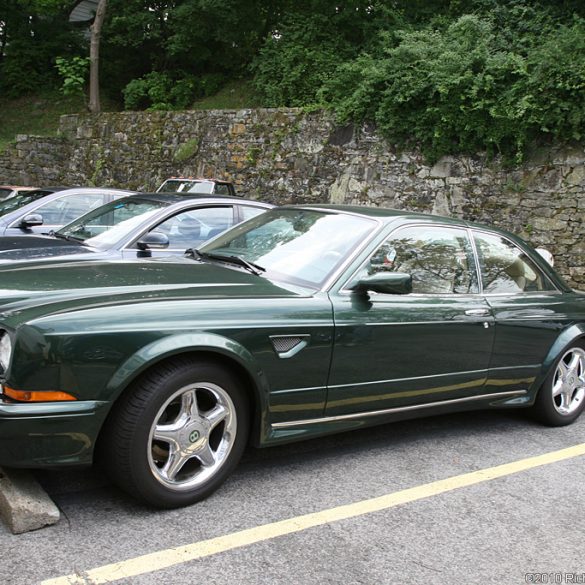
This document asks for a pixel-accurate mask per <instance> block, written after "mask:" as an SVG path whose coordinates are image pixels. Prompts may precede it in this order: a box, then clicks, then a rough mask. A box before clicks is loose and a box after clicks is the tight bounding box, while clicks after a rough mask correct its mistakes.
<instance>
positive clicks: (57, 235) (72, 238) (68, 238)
mask: <svg viewBox="0 0 585 585" xmlns="http://www.w3.org/2000/svg"><path fill="white" fill-rule="evenodd" d="M49 235H50V236H54V237H55V238H59V239H60V240H66V241H67V242H75V243H76V244H85V241H84V240H83V239H81V238H76V237H75V236H67V235H65V234H62V233H60V232H53V231H50V232H49Z"/></svg>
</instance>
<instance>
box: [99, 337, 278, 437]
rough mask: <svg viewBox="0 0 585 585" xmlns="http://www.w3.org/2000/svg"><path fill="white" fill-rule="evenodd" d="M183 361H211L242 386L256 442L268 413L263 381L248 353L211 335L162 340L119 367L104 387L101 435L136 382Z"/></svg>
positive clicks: (265, 388) (266, 390)
mask: <svg viewBox="0 0 585 585" xmlns="http://www.w3.org/2000/svg"><path fill="white" fill-rule="evenodd" d="M184 357H195V358H200V359H204V360H207V361H214V362H216V363H218V364H219V365H221V366H223V367H227V368H229V369H230V370H231V371H232V372H233V373H235V375H236V376H237V377H238V379H241V380H242V381H243V382H244V384H243V385H244V390H245V392H246V394H247V396H248V398H249V401H250V412H251V415H252V420H251V425H250V429H251V430H250V439H252V440H254V442H256V441H257V437H258V436H259V430H260V428H261V425H262V424H263V423H262V413H263V412H266V411H267V401H268V383H267V380H266V377H265V375H264V373H263V371H262V369H261V368H260V367H259V365H258V363H257V362H256V360H255V358H254V356H253V355H252V354H251V353H250V351H249V350H247V349H246V348H245V347H243V346H242V345H241V344H239V343H237V342H236V341H234V340H233V339H229V338H227V337H223V336H221V335H217V334H213V333H188V334H181V335H173V336H170V337H165V338H162V339H159V340H156V341H154V342H153V343H151V344H149V345H146V346H144V347H143V348H141V349H140V350H138V351H137V352H136V353H135V354H133V355H132V356H131V357H129V358H128V359H127V360H126V361H125V362H124V363H122V364H121V365H120V367H119V368H118V369H117V370H116V372H115V373H114V375H113V376H112V378H111V379H110V381H109V383H108V386H107V393H108V395H109V396H110V397H111V405H110V408H109V409H108V414H107V416H106V417H105V418H104V421H103V423H102V425H101V428H100V433H101V429H103V427H104V425H105V421H106V420H107V418H108V417H109V415H110V413H111V412H112V411H113V410H114V409H115V408H116V406H117V404H119V402H120V399H121V398H122V396H123V395H124V394H125V393H126V392H128V391H129V390H130V388H131V387H132V384H133V383H134V382H135V381H136V380H138V379H139V378H140V377H141V376H143V375H145V374H146V373H148V372H149V371H151V370H153V369H155V368H157V367H158V366H160V365H161V364H163V363H165V362H168V361H172V360H174V359H177V358H184Z"/></svg>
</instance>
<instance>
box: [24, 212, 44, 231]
mask: <svg viewBox="0 0 585 585" xmlns="http://www.w3.org/2000/svg"><path fill="white" fill-rule="evenodd" d="M37 225H43V216H42V215H41V214H40V213H30V214H29V215H25V216H24V217H23V218H22V219H21V220H20V226H19V227H21V228H23V229H28V228H31V227H34V226H37Z"/></svg>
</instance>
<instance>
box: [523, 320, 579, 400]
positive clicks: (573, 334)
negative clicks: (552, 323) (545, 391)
mask: <svg viewBox="0 0 585 585" xmlns="http://www.w3.org/2000/svg"><path fill="white" fill-rule="evenodd" d="M576 341H581V342H585V323H574V324H573V325H571V326H569V327H567V328H566V329H564V330H563V331H562V332H561V333H560V335H559V336H558V337H557V338H556V340H555V342H554V343H553V344H552V345H551V347H550V349H549V350H548V353H547V355H546V357H545V358H544V360H543V362H542V366H541V368H540V372H539V374H538V376H537V377H536V378H535V380H534V382H533V384H532V393H531V394H532V395H533V397H534V398H535V397H536V395H537V394H538V392H539V391H540V389H541V388H542V385H543V383H544V381H545V380H546V378H547V376H548V375H549V374H550V372H551V370H552V368H553V367H554V365H555V363H556V361H557V359H558V358H559V357H560V355H561V353H562V352H563V351H564V350H565V349H566V348H567V347H569V346H570V345H571V344H573V343H575V342H576Z"/></svg>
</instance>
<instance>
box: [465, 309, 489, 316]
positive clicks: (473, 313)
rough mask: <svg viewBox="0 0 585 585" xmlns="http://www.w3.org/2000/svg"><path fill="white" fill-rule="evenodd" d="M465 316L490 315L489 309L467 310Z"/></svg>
mask: <svg viewBox="0 0 585 585" xmlns="http://www.w3.org/2000/svg"><path fill="white" fill-rule="evenodd" d="M465 314H466V315H467V316H468V317H489V315H490V314H491V313H490V310H489V309H468V310H467V311H465Z"/></svg>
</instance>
